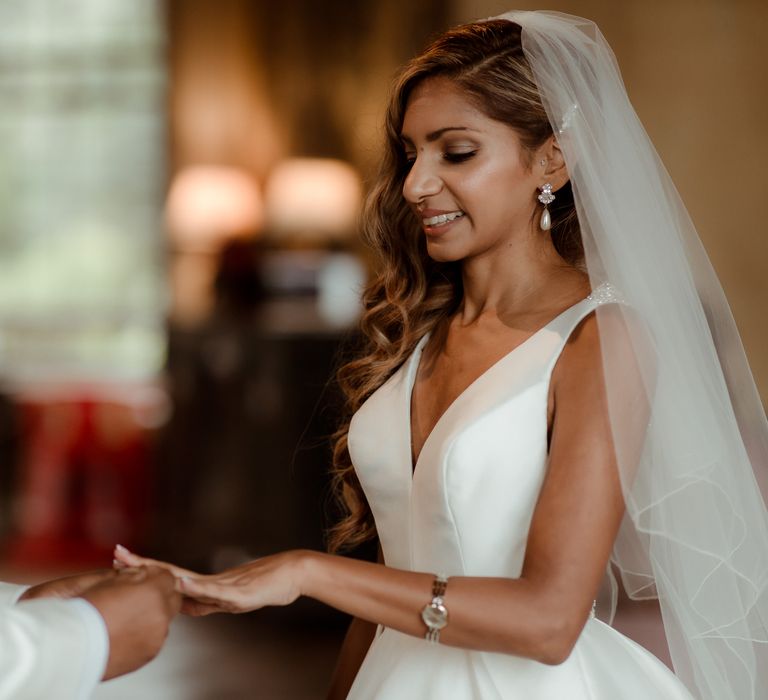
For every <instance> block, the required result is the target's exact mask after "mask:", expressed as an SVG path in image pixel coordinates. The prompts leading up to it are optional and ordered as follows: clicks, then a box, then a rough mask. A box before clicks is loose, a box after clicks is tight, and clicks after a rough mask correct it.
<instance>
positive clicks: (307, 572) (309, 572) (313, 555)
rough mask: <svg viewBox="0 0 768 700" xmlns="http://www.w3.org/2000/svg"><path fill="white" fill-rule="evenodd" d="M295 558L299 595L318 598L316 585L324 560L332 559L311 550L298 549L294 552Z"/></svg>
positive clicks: (320, 575) (323, 566)
mask: <svg viewBox="0 0 768 700" xmlns="http://www.w3.org/2000/svg"><path fill="white" fill-rule="evenodd" d="M296 558H297V560H296V571H297V576H298V584H299V595H303V596H307V597H309V598H318V583H319V581H320V580H321V579H322V573H323V570H324V568H325V566H326V560H329V559H332V558H333V557H331V555H329V554H325V553H324V552H316V551H314V550H311V549H299V550H297V551H296Z"/></svg>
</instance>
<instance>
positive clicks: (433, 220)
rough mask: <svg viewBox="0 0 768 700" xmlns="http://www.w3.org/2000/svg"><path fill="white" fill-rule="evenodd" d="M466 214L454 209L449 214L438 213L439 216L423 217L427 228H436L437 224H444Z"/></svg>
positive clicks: (423, 222)
mask: <svg viewBox="0 0 768 700" xmlns="http://www.w3.org/2000/svg"><path fill="white" fill-rule="evenodd" d="M462 216H464V212H463V211H452V212H448V213H447V214H438V215H437V216H430V217H429V218H428V219H422V220H421V221H422V224H423V225H424V226H425V227H426V228H435V227H436V226H443V225H444V224H447V223H450V222H451V221H456V219H460V218H461V217H462Z"/></svg>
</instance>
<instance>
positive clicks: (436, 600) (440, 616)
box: [421, 574, 448, 644]
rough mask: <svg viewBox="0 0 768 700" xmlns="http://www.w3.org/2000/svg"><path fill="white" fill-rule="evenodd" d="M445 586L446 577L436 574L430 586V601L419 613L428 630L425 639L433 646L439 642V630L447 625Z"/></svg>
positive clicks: (446, 582) (446, 583)
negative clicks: (444, 598)
mask: <svg viewBox="0 0 768 700" xmlns="http://www.w3.org/2000/svg"><path fill="white" fill-rule="evenodd" d="M447 585H448V577H447V576H446V575H445V574H438V575H437V576H436V577H435V581H434V583H433V584H432V600H431V601H430V602H429V603H428V604H427V605H425V606H424V607H423V608H422V611H421V619H422V620H424V624H425V625H426V626H427V628H428V631H427V634H426V635H425V638H426V639H427V640H428V641H430V642H433V643H435V644H436V643H437V642H439V641H440V630H441V629H443V627H445V626H446V625H447V624H448V608H446V607H445V603H444V602H443V596H444V595H445V588H446V586H447Z"/></svg>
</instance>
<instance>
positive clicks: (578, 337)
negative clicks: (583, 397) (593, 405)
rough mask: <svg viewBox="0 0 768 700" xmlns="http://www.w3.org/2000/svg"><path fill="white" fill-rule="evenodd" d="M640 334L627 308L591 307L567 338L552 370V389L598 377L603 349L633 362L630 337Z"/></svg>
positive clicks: (630, 311) (583, 383) (611, 306)
mask: <svg viewBox="0 0 768 700" xmlns="http://www.w3.org/2000/svg"><path fill="white" fill-rule="evenodd" d="M598 314H599V319H598ZM640 333H642V326H641V324H640V321H639V320H638V319H637V317H636V315H635V314H634V313H633V312H632V310H631V309H628V308H627V307H625V306H623V305H620V304H604V305H601V306H599V307H597V308H596V309H593V310H592V311H590V312H589V313H588V314H586V315H585V316H584V318H582V319H581V320H580V321H579V323H578V324H577V325H576V327H575V328H574V329H573V331H572V332H571V334H570V336H569V337H568V340H567V341H566V343H565V346H564V347H563V350H562V352H561V353H560V357H559V358H558V360H557V362H556V364H555V367H554V369H553V372H552V384H553V389H554V390H555V391H557V389H558V388H568V387H571V388H579V387H583V386H584V385H586V384H590V383H592V382H594V381H595V380H596V379H597V378H599V377H602V367H603V353H604V351H608V352H610V353H611V355H612V357H624V358H625V359H626V361H627V363H628V365H631V364H633V359H634V357H635V352H634V350H633V338H634V337H635V336H637V335H638V334H640ZM601 384H602V382H601Z"/></svg>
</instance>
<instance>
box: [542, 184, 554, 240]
mask: <svg viewBox="0 0 768 700" xmlns="http://www.w3.org/2000/svg"><path fill="white" fill-rule="evenodd" d="M538 199H539V201H540V202H541V203H542V204H543V205H544V211H543V212H541V221H540V222H539V226H541V230H542V231H549V229H550V228H552V217H551V216H550V215H549V209H548V208H547V207H548V206H549V205H550V204H551V203H552V202H554V201H555V195H554V194H552V185H551V184H549V183H548V182H545V183H544V184H543V185H542V186H541V194H540V195H539V198H538Z"/></svg>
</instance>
